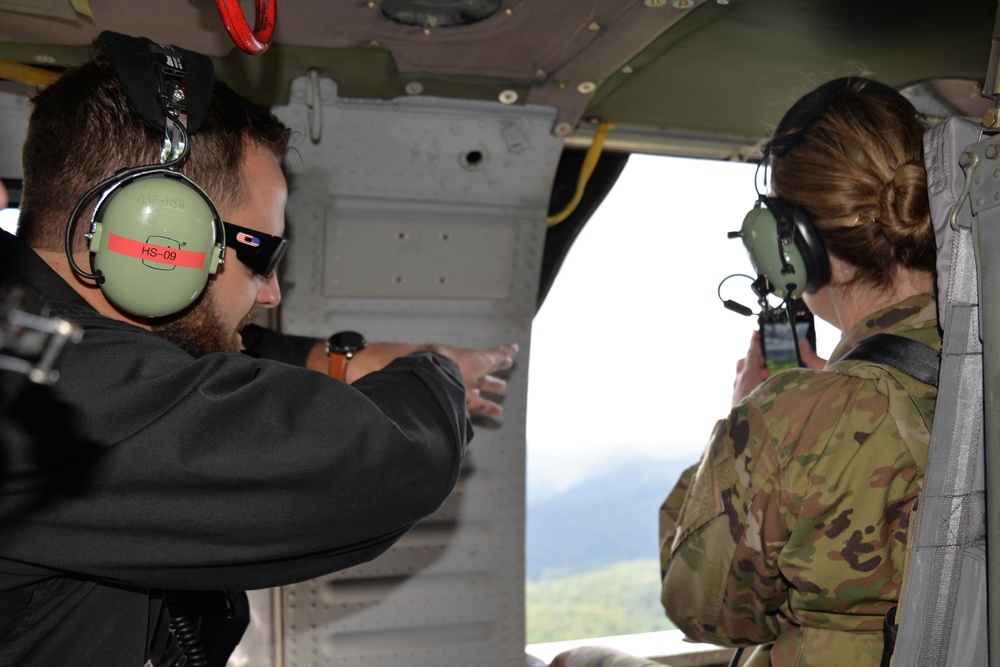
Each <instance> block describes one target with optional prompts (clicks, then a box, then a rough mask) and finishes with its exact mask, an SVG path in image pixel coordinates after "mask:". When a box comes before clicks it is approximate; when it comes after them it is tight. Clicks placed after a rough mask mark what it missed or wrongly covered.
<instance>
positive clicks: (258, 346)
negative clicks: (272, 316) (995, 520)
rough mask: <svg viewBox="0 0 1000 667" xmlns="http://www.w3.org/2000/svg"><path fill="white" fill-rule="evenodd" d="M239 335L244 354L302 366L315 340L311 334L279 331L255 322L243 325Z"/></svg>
mask: <svg viewBox="0 0 1000 667" xmlns="http://www.w3.org/2000/svg"><path fill="white" fill-rule="evenodd" d="M240 335H241V336H242V338H243V346H244V350H243V352H244V354H248V355H250V356H251V357H253V358H255V359H273V360H275V361H284V362H285V363H286V364H293V365H295V366H302V367H305V365H306V358H307V357H308V356H309V352H311V351H312V349H313V346H314V345H316V340H317V339H316V338H313V337H312V336H292V335H289V334H285V333H279V332H277V331H272V330H270V329H265V328H264V327H261V326H257V325H256V324H250V325H248V326H246V327H244V328H243V331H242V332H241V334H240Z"/></svg>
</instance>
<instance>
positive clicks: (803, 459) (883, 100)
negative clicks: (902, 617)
mask: <svg viewBox="0 0 1000 667" xmlns="http://www.w3.org/2000/svg"><path fill="white" fill-rule="evenodd" d="M924 130H925V127H924V125H923V124H922V123H921V121H920V120H919V119H918V116H917V113H916V111H915V110H914V109H913V107H912V106H911V105H910V104H909V102H908V101H907V100H906V99H905V98H903V97H902V96H900V95H899V94H898V93H896V92H895V91H893V90H892V89H891V88H888V87H886V86H883V85H881V84H878V83H876V82H873V81H871V80H869V79H865V78H853V77H849V78H845V79H838V80H835V81H831V82H830V83H827V84H825V85H824V86H821V87H820V88H818V89H817V90H815V91H813V92H812V93H810V94H808V95H806V96H805V97H803V98H802V99H801V100H799V102H798V103H796V105H795V106H793V108H792V109H791V110H790V111H789V113H788V114H786V117H785V119H783V120H782V122H781V124H779V129H778V131H777V132H776V133H775V136H774V138H773V139H772V140H771V142H770V143H769V144H768V146H767V148H766V149H765V157H766V159H767V160H768V161H769V163H770V164H769V166H770V169H771V196H772V197H775V198H777V199H779V200H780V201H781V202H783V203H784V204H785V205H789V206H798V207H801V209H802V210H803V211H804V212H805V214H806V216H807V218H808V220H807V224H811V226H812V227H813V228H814V230H815V232H816V235H817V236H818V237H819V239H820V240H821V242H822V244H821V247H825V250H824V251H823V252H825V253H826V255H827V257H828V260H829V279H828V280H827V281H826V282H825V284H820V285H814V286H813V290H814V291H812V292H811V293H810V292H807V293H805V294H804V298H805V300H806V303H807V304H808V305H809V307H810V309H811V310H812V311H813V313H815V314H816V315H817V316H818V317H821V318H822V319H824V320H826V321H827V322H830V323H831V324H833V325H834V326H836V327H837V328H838V329H839V330H840V331H841V332H843V336H842V338H841V340H840V343H839V344H838V346H837V348H836V349H835V351H834V352H833V355H832V357H831V359H830V362H828V363H827V364H826V366H825V367H823V368H803V369H792V370H788V371H784V372H782V373H777V374H775V375H774V376H773V377H768V372H767V370H766V369H765V367H764V362H763V359H762V357H761V354H760V347H759V344H758V341H757V337H756V334H755V335H754V339H753V341H752V342H751V345H750V350H749V352H748V353H747V356H746V358H745V359H743V360H741V361H740V363H739V364H738V365H737V379H736V383H735V385H734V390H735V393H734V407H733V409H732V411H731V412H730V414H729V416H728V417H727V418H726V419H724V420H722V421H720V422H719V423H718V424H717V425H716V427H715V430H714V432H713V434H712V438H711V440H710V442H709V445H708V447H707V449H706V451H705V454H704V456H703V458H702V461H701V463H700V465H699V466H696V467H695V468H692V469H691V470H690V471H688V472H687V473H685V475H684V476H683V477H682V478H681V481H680V483H679V484H678V486H677V488H675V489H674V491H673V492H672V493H671V495H670V497H668V498H667V500H666V501H665V502H664V505H663V508H661V530H660V534H661V560H662V565H663V569H664V583H663V591H662V601H663V604H664V607H665V608H666V611H667V615H668V616H669V617H670V618H671V619H672V620H673V621H674V622H675V623H676V624H677V626H678V627H680V628H681V629H682V630H684V631H685V633H687V634H688V635H690V636H691V637H693V638H695V639H698V640H700V641H707V642H712V643H717V644H723V645H735V646H749V645H760V644H773V647H772V648H771V652H770V663H771V664H772V665H808V666H810V667H814V666H817V665H836V666H837V667H842V666H843V665H845V664H849V665H879V664H880V662H881V660H882V657H883V653H885V652H886V651H890V652H891V645H890V646H888V647H886V646H885V645H884V641H883V626H884V624H885V623H886V615H887V613H889V612H890V610H891V609H892V608H893V607H894V606H895V605H896V604H897V602H898V600H899V597H900V593H901V587H902V584H903V581H904V567H905V560H906V548H907V543H908V530H909V528H910V524H911V521H910V520H911V515H912V514H913V511H914V509H915V502H916V499H917V495H918V493H919V491H920V486H921V482H922V479H923V472H924V466H925V463H926V459H927V445H928V442H929V440H930V429H931V419H932V416H933V406H934V401H935V399H936V396H937V392H936V389H935V388H934V387H933V386H930V385H927V384H924V383H922V382H920V381H918V380H915V379H913V378H912V377H910V376H908V375H907V374H905V373H902V372H900V371H897V370H894V369H892V368H889V367H886V366H878V365H875V364H873V363H870V362H867V361H857V360H846V361H838V360H840V359H841V357H843V356H844V355H845V354H847V353H848V352H849V351H850V350H852V349H853V348H854V347H855V346H856V345H857V344H858V343H859V342H860V341H862V340H864V339H867V338H869V337H871V336H873V335H875V334H878V333H888V334H895V335H897V336H902V337H904V338H909V339H911V340H915V341H918V342H920V343H924V344H926V345H928V346H930V347H932V348H936V349H940V345H941V338H940V333H939V330H938V325H937V317H936V305H935V300H934V282H935V276H934V266H935V256H936V248H935V240H934V232H933V228H932V226H931V221H930V212H929V205H928V201H927V187H926V174H925V172H924V167H923V161H922V136H923V132H924ZM803 354H804V356H807V355H809V353H808V352H807V351H806V350H803ZM807 361H812V362H818V363H815V365H816V366H819V365H820V364H821V363H822V360H818V359H817V358H816V357H815V355H811V356H809V359H807Z"/></svg>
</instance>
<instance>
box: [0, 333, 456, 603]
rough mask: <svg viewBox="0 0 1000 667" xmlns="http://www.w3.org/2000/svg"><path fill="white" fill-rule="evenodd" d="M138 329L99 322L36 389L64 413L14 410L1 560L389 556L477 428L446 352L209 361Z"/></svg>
mask: <svg viewBox="0 0 1000 667" xmlns="http://www.w3.org/2000/svg"><path fill="white" fill-rule="evenodd" d="M126 328H127V329H128V330H126ZM137 331H138V330H136V329H135V328H134V327H128V325H124V324H121V323H112V322H107V323H103V325H102V326H97V325H92V326H90V327H88V329H87V334H86V335H85V337H84V342H83V343H81V346H80V347H78V348H77V349H76V350H75V351H74V353H73V355H72V357H71V358H70V359H68V360H67V362H66V363H65V364H64V366H63V369H62V370H63V374H62V377H61V379H60V382H59V384H58V385H56V386H55V387H54V388H52V389H51V390H49V391H48V393H47V394H46V395H44V396H42V395H38V394H37V393H36V394H32V396H33V397H34V398H32V399H30V401H33V402H35V403H36V405H35V406H34V407H35V409H36V411H37V410H38V409H41V410H43V411H44V413H45V414H46V415H47V417H48V419H47V420H44V421H43V422H41V423H31V422H30V420H27V419H21V418H14V417H12V416H11V415H5V416H4V417H3V419H4V422H3V424H2V425H3V429H4V433H5V441H4V443H3V447H4V450H6V451H5V453H6V456H5V460H7V461H13V462H14V467H13V469H12V470H11V472H12V473H14V474H12V475H10V476H8V477H7V478H5V481H4V488H3V489H2V491H3V493H0V502H3V503H4V509H3V511H0V571H6V572H9V573H11V574H14V575H22V576H25V577H32V576H35V577H37V576H41V575H44V573H45V572H46V571H58V572H61V573H68V574H69V575H70V576H72V575H74V574H75V575H78V576H81V577H87V578H96V579H98V580H103V581H106V582H110V583H118V584H124V585H133V586H143V587H156V588H184V589H191V590H194V589H208V590H244V589H254V588H264V587H269V586H275V585H281V584H287V583H291V582H295V581H302V580H305V579H308V578H312V577H315V576H320V575H323V574H327V573H330V572H333V571H336V570H339V569H342V568H344V567H348V566H351V565H355V564H358V563H361V562H364V561H367V560H370V559H372V558H374V557H375V556H377V555H378V554H380V553H381V552H383V551H384V550H385V549H387V548H388V547H389V546H390V545H392V544H393V543H394V542H395V541H396V540H397V539H398V538H399V537H400V536H402V535H403V534H404V533H405V532H406V531H407V530H409V529H410V528H411V527H412V526H413V525H414V523H416V522H417V521H419V520H420V519H421V518H423V517H425V516H427V515H428V514H430V513H432V512H434V511H435V510H436V509H437V508H438V507H439V506H440V505H441V503H442V502H443V501H444V499H445V498H446V497H447V496H448V495H449V493H450V492H451V490H452V488H453V487H454V485H455V483H456V480H457V478H458V474H459V471H460V468H461V465H462V459H463V454H464V450H465V447H466V445H467V443H468V441H469V439H470V438H471V435H472V434H471V427H470V424H469V421H468V418H467V415H466V411H465V387H464V385H463V383H462V379H461V376H460V374H459V371H458V368H457V366H455V364H454V363H453V362H451V361H450V360H449V359H447V358H444V357H441V356H439V355H435V354H432V353H421V354H415V355H411V356H408V357H404V358H401V359H398V360H396V361H395V362H393V363H392V364H390V365H389V366H387V367H386V368H385V369H384V370H383V371H380V372H377V373H372V374H370V375H369V376H367V377H365V378H364V379H363V380H361V381H359V382H357V383H355V384H354V385H346V384H344V383H342V382H337V381H336V380H333V379H331V378H329V377H327V376H325V375H324V374H322V373H317V372H314V371H310V370H307V369H302V368H296V367H294V366H290V365H287V364H284V363H279V362H272V361H264V360H256V359H252V358H250V357H248V356H247V355H236V354H216V355H207V356H205V357H202V358H199V359H192V358H191V357H190V356H188V355H186V354H185V353H183V352H181V351H180V350H179V349H177V348H176V347H174V346H172V345H169V344H167V343H165V342H164V341H162V340H161V339H159V338H158V337H156V336H154V335H153V334H150V333H148V332H141V331H138V333H137ZM137 340H138V342H137ZM24 400H29V399H28V398H25V399H24ZM11 412H15V411H11ZM29 480H30V481H29ZM29 564H30V565H29Z"/></svg>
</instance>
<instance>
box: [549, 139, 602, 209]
mask: <svg viewBox="0 0 1000 667" xmlns="http://www.w3.org/2000/svg"><path fill="white" fill-rule="evenodd" d="M611 127H612V125H611V123H608V122H604V123H601V125H600V127H598V128H597V132H596V133H595V134H594V141H593V142H592V143H591V144H590V148H588V149H587V155H586V156H584V158H583V166H582V167H581V168H580V178H578V179H577V182H576V193H575V194H574V195H573V199H572V200H571V201H570V203H569V204H567V205H566V208H564V209H563V210H562V211H561V212H559V213H556V214H555V215H550V216H549V217H548V218H546V222H547V223H548V225H549V227H552V226H554V225H558V224H559V223H560V222H562V221H563V220H565V219H566V218H568V217H569V215H570V214H571V213H572V212H573V211H575V210H576V207H577V206H579V205H580V200H581V199H583V191H584V190H585V189H586V187H587V181H589V180H590V177H591V175H592V174H593V173H594V167H596V166H597V160H598V159H599V158H600V157H601V151H602V150H603V149H604V137H606V136H607V134H608V130H609V129H611Z"/></svg>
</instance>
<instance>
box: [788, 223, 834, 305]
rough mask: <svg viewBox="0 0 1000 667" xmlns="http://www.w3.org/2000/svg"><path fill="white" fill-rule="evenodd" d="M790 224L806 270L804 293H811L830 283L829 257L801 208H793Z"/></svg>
mask: <svg viewBox="0 0 1000 667" xmlns="http://www.w3.org/2000/svg"><path fill="white" fill-rule="evenodd" d="M792 222H793V224H794V226H795V246H796V247H797V248H798V250H799V254H800V255H801V256H802V262H803V264H804V266H805V270H806V277H807V280H806V285H805V291H806V292H809V293H812V292H815V291H816V290H818V289H819V288H821V287H823V286H824V285H826V284H827V283H828V282H830V256H829V255H828V254H827V251H826V245H825V244H824V243H823V239H822V238H821V237H820V235H819V232H817V231H816V227H815V226H813V224H812V222H811V221H810V220H809V216H808V215H807V214H806V212H805V209H803V208H802V207H801V206H796V207H794V211H793V213H792Z"/></svg>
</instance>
